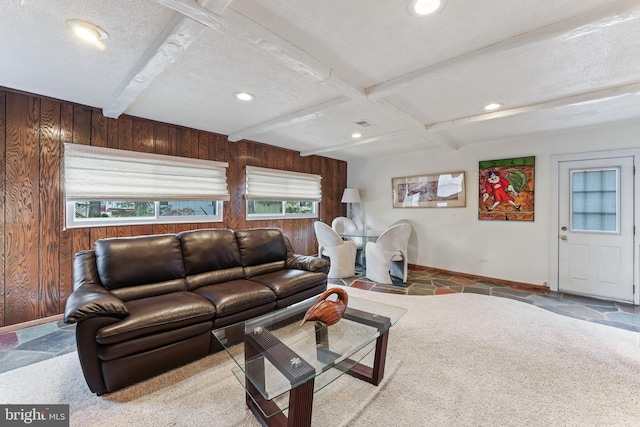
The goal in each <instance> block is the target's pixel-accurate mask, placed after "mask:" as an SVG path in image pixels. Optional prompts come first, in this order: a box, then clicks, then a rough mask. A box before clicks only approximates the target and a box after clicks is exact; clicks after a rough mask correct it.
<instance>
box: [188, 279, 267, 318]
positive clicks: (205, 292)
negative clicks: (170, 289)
mask: <svg viewBox="0 0 640 427" xmlns="http://www.w3.org/2000/svg"><path fill="white" fill-rule="evenodd" d="M194 292H195V293H197V294H198V295H202V296H203V297H205V298H206V299H208V300H209V301H211V302H212V303H213V304H214V305H215V307H216V318H218V317H225V316H229V315H232V314H235V313H238V312H241V311H245V310H249V309H251V308H254V307H259V306H262V305H267V304H271V303H273V302H275V300H276V294H275V293H274V292H273V291H272V290H271V289H270V288H269V287H267V286H265V285H262V284H260V283H256V282H254V281H251V280H244V279H242V280H232V281H231V282H224V283H218V284H215V285H209V286H203V287H201V288H198V289H196V290H195V291H194Z"/></svg>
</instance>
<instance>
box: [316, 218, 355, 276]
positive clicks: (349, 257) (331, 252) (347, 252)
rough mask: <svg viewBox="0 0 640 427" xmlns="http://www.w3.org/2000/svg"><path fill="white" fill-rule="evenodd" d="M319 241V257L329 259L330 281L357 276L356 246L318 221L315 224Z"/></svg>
mask: <svg viewBox="0 0 640 427" xmlns="http://www.w3.org/2000/svg"><path fill="white" fill-rule="evenodd" d="M313 227H314V229H315V231H316V238H317V239H318V255H319V256H323V255H324V256H327V257H329V262H330V263H331V264H330V267H329V275H328V277H329V278H330V279H342V278H345V277H353V276H355V275H356V272H355V267H356V244H355V243H354V242H351V241H345V240H342V238H341V237H340V236H339V235H338V233H336V232H335V230H334V229H333V228H331V227H329V226H328V225H327V224H325V223H323V222H320V221H316V222H314V223H313Z"/></svg>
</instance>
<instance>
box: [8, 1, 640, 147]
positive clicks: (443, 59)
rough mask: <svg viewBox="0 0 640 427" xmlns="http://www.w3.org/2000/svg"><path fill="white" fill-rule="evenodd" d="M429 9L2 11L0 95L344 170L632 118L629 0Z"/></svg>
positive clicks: (638, 7) (30, 7)
mask: <svg viewBox="0 0 640 427" xmlns="http://www.w3.org/2000/svg"><path fill="white" fill-rule="evenodd" d="M443 1H444V3H443V6H442V7H441V8H440V9H439V10H438V11H437V12H436V13H435V14H433V15H429V16H425V17H417V16H415V15H414V14H412V13H411V12H410V11H409V0H321V1H318V0H269V1H258V0H201V1H199V2H196V1H191V0H136V1H132V0H102V1H98V0H55V1H52V0H3V1H2V2H0V58H2V65H1V67H0V86H4V87H8V88H13V89H18V90H22V91H27V92H32V93H36V94H40V95H44V96H48V97H52V98H57V99H61V100H65V101H71V102H76V103H80V104H84V105H89V106H93V107H98V108H101V109H102V110H103V113H104V114H105V115H106V116H108V117H118V116H119V115H121V114H130V115H133V116H138V117H144V118H149V119H153V120H160V121H163V122H168V123H173V124H177V125H184V126H188V127H193V128H196V129H202V130H206V131H212V132H216V133H221V134H224V135H228V136H229V139H230V140H231V141H239V140H242V139H248V140H253V141H259V142H264V143H267V144H271V145H275V146H279V147H284V148H290V149H294V150H297V151H300V152H301V153H302V154H303V155H309V154H321V155H325V156H328V157H333V158H338V159H344V160H349V159H360V158H368V157H374V156H385V155H389V154H394V153H398V152H402V151H415V150H442V149H444V150H463V149H464V148H465V147H466V146H469V145H470V144H477V143H482V142H487V141H496V140H505V139H510V140H514V141H516V142H517V139H518V137H519V136H522V135H531V134H540V135H544V134H546V133H548V132H557V131H562V130H566V129H571V128H577V127H585V126H601V125H603V124H607V123H613V122H620V121H628V120H640V0H633V1H631V0H621V1H610V0H554V1H551V0H443ZM69 19H79V20H84V21H89V22H91V23H93V24H95V25H98V26H99V27H101V28H102V29H104V31H105V32H106V33H107V34H108V38H106V39H104V40H102V43H103V49H97V48H95V46H93V45H89V44H87V43H85V42H84V41H82V40H79V39H76V38H75V37H74V36H73V34H72V32H71V31H70V29H69V28H68V26H67V25H65V22H66V21H67V20H69ZM240 91H244V92H249V93H251V94H253V95H254V96H255V99H254V100H253V101H249V102H243V101H240V100H238V99H236V98H235V97H234V93H236V92H240ZM492 102H494V103H499V104H501V107H500V108H499V109H497V110H495V111H491V112H487V111H485V110H484V106H485V105H487V104H489V103H492ZM356 132H357V133H360V134H361V135H362V136H361V137H360V138H359V139H354V138H352V136H351V135H352V134H353V133H356Z"/></svg>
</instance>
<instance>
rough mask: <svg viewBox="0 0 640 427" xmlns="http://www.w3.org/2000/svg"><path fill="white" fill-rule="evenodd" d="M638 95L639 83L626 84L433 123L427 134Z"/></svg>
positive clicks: (429, 126) (639, 92) (639, 90)
mask: <svg viewBox="0 0 640 427" xmlns="http://www.w3.org/2000/svg"><path fill="white" fill-rule="evenodd" d="M632 94H633V95H636V94H640V82H635V83H628V84H624V85H620V86H615V87H610V88H606V89H600V90H596V91H591V92H584V93H579V94H574V95H570V96H565V97H561V98H556V99H552V100H549V101H544V102H539V103H537V104H530V105H524V106H521V107H516V108H509V109H506V110H500V111H493V112H491V113H485V114H478V115H475V116H469V117H462V118H459V119H454V120H447V121H444V122H439V123H433V124H431V125H428V126H427V130H428V131H429V132H433V131H445V130H449V129H452V128H454V127H458V126H464V125H468V124H471V123H479V122H484V121H487V120H495V119H502V118H505V117H512V116H516V115H520V114H524V113H531V112H535V111H541V110H548V109H552V108H559V107H569V106H572V105H579V104H583V103H587V102H589V103H592V102H597V101H605V100H607V99H611V98H616V97H619V96H625V95H632Z"/></svg>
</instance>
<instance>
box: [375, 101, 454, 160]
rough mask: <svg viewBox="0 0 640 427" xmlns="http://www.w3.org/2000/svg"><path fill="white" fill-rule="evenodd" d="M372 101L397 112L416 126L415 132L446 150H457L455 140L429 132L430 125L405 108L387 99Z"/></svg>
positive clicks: (385, 108)
mask: <svg viewBox="0 0 640 427" xmlns="http://www.w3.org/2000/svg"><path fill="white" fill-rule="evenodd" d="M370 102H373V103H375V104H376V105H378V106H380V107H382V108H383V109H384V110H386V111H387V112H390V113H392V114H395V115H396V116H398V117H400V118H402V119H404V120H405V121H406V122H407V123H408V124H410V125H412V126H413V127H414V128H415V132H417V133H418V134H419V135H422V136H424V137H425V139H429V140H431V141H432V142H433V143H435V144H436V145H438V146H439V147H440V148H443V149H445V150H457V149H458V144H456V142H455V141H452V140H450V139H446V138H443V137H440V136H439V135H438V134H435V133H433V132H429V127H428V126H425V124H424V123H422V122H421V121H420V120H418V119H416V118H415V117H413V116H411V115H410V114H408V113H407V112H405V111H404V110H401V109H400V108H398V107H397V106H395V105H394V104H392V103H391V102H389V101H387V100H386V99H382V98H373V99H370Z"/></svg>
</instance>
